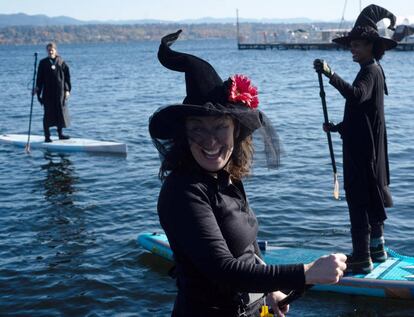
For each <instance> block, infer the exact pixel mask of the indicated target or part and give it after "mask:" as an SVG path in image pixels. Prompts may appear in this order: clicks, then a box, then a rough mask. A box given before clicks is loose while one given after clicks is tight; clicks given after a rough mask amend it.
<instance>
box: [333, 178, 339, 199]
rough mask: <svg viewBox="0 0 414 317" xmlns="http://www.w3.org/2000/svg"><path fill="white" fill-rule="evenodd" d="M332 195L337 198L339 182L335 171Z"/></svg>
mask: <svg viewBox="0 0 414 317" xmlns="http://www.w3.org/2000/svg"><path fill="white" fill-rule="evenodd" d="M334 197H335V199H336V200H339V182H338V175H337V174H336V173H334Z"/></svg>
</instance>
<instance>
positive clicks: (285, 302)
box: [254, 241, 313, 309]
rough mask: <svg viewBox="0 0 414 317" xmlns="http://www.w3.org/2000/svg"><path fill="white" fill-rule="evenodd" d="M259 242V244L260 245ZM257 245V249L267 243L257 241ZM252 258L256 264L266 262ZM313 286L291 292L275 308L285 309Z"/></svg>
mask: <svg viewBox="0 0 414 317" xmlns="http://www.w3.org/2000/svg"><path fill="white" fill-rule="evenodd" d="M260 242H261V243H260ZM258 243H259V247H260V245H261V244H262V245H266V243H267V242H265V243H263V242H262V241H258ZM261 250H263V248H261ZM254 257H255V258H256V260H257V262H259V263H260V264H263V265H266V262H265V261H263V259H262V258H260V257H259V256H258V255H257V254H255V255H254ZM312 286H313V285H311V284H308V285H305V288H304V289H303V290H297V289H294V290H291V291H290V292H289V293H288V294H287V295H286V297H285V298H283V299H282V300H281V301H279V302H278V303H277V306H278V307H279V309H283V307H285V306H286V305H289V304H290V303H291V302H293V301H294V300H296V299H298V298H299V297H301V296H303V294H304V293H305V291H307V290H308V289H310V288H311V287H312Z"/></svg>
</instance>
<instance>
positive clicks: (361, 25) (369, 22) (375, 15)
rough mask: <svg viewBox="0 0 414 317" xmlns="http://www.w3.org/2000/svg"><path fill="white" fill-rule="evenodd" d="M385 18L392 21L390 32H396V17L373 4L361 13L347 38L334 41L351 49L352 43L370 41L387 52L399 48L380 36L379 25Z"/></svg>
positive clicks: (391, 41)
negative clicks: (379, 45)
mask: <svg viewBox="0 0 414 317" xmlns="http://www.w3.org/2000/svg"><path fill="white" fill-rule="evenodd" d="M385 18H388V19H389V20H390V21H391V24H390V26H389V27H388V28H389V29H390V30H395V29H394V27H395V22H396V17H395V15H394V14H392V13H391V12H389V11H388V10H387V9H384V8H382V7H380V6H377V5H375V4H371V5H369V6H367V7H365V8H364V10H362V11H361V13H360V14H359V16H358V19H357V20H356V22H355V25H354V27H353V28H352V30H351V31H350V32H349V33H348V34H347V35H346V36H342V37H338V38H335V39H333V40H332V41H333V42H335V43H337V44H340V45H343V46H346V47H349V46H350V45H351V41H354V40H368V41H370V42H372V43H379V44H381V46H382V47H383V48H384V49H385V50H390V49H392V48H394V47H396V46H397V42H396V41H394V40H392V39H390V38H386V37H382V36H380V35H379V33H378V27H377V23H378V22H379V21H381V20H382V19H385Z"/></svg>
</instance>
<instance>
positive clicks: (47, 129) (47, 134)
mask: <svg viewBox="0 0 414 317" xmlns="http://www.w3.org/2000/svg"><path fill="white" fill-rule="evenodd" d="M46 121H47V120H46V116H43V133H44V134H45V142H47V143H50V142H52V139H51V138H50V131H49V126H48V125H47V122H46Z"/></svg>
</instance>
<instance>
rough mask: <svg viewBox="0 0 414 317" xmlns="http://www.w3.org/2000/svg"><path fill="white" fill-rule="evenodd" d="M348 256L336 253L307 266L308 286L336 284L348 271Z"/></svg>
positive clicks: (306, 278)
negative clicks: (346, 262)
mask: <svg viewBox="0 0 414 317" xmlns="http://www.w3.org/2000/svg"><path fill="white" fill-rule="evenodd" d="M345 261H346V255H345V254H342V253H336V254H331V255H325V256H322V257H320V258H319V259H317V260H316V261H314V262H312V263H308V264H305V265H304V267H305V280H306V284H335V283H338V281H339V279H340V278H341V277H342V276H343V275H344V271H345V270H346V264H345Z"/></svg>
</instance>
